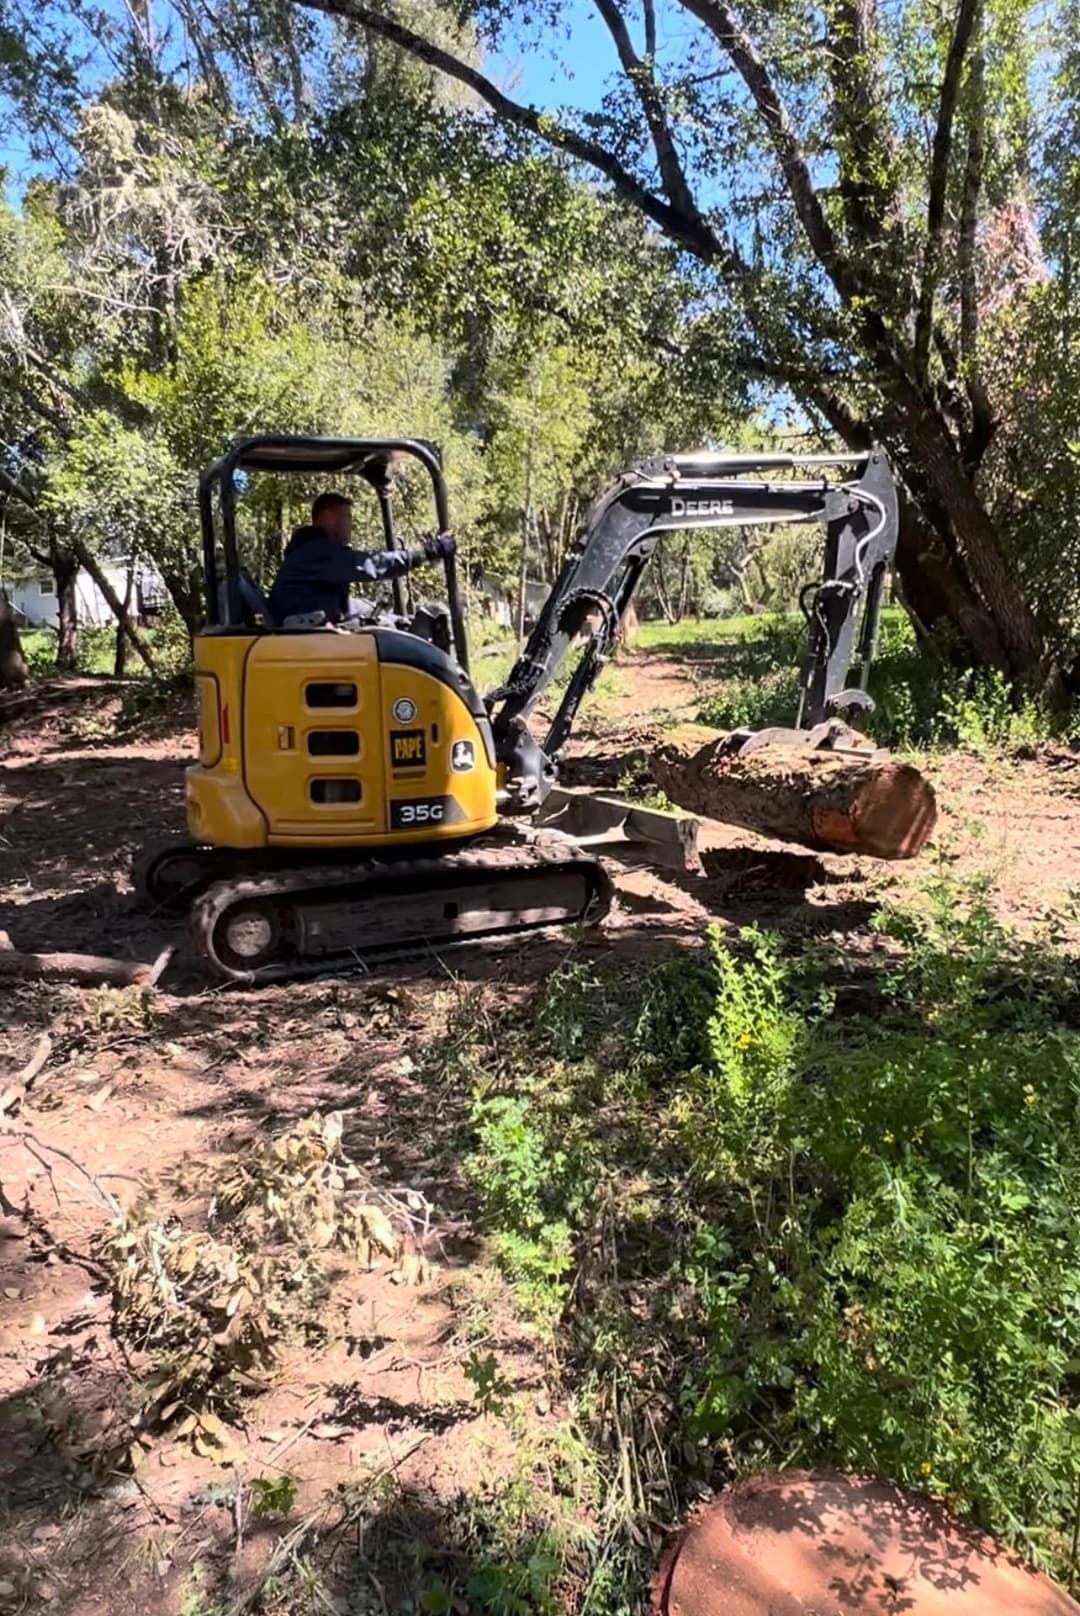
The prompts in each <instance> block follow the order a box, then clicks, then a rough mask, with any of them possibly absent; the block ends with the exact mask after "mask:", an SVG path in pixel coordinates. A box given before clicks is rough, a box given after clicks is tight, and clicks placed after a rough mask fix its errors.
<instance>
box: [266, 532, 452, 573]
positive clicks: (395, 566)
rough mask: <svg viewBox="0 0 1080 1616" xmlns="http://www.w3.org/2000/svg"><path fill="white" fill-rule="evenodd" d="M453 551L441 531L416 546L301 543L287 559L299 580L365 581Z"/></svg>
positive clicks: (290, 570)
mask: <svg viewBox="0 0 1080 1616" xmlns="http://www.w3.org/2000/svg"><path fill="white" fill-rule="evenodd" d="M453 553H454V541H453V538H452V537H451V536H450V534H449V533H440V534H439V535H438V537H437V538H434V539H429V540H428V542H427V543H426V544H425V545H423V546H422V547H421V548H420V549H418V550H353V549H350V548H349V547H348V546H346V545H343V544H334V543H330V542H328V543H326V544H321V543H318V542H316V543H313V544H306V545H303V546H301V547H300V548H299V549H297V550H295V551H293V553H292V554H291V555H290V556H289V557H288V558H287V559H288V561H289V563H290V564H291V565H290V567H289V572H290V576H291V578H292V579H293V580H294V581H296V582H298V583H309V582H310V583H328V584H351V583H355V582H356V581H357V579H360V578H363V579H366V581H367V582H368V583H377V582H378V581H379V580H380V579H384V578H400V577H402V576H403V575H404V574H405V573H406V572H408V571H409V570H410V568H412V567H416V566H419V565H420V563H421V562H424V561H438V560H440V559H441V558H442V557H443V556H447V555H453Z"/></svg>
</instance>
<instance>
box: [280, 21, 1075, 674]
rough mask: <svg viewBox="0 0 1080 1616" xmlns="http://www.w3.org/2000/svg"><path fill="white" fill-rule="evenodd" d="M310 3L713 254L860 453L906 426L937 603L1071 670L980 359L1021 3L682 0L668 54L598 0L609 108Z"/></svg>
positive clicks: (1006, 662) (787, 379) (748, 311)
mask: <svg viewBox="0 0 1080 1616" xmlns="http://www.w3.org/2000/svg"><path fill="white" fill-rule="evenodd" d="M293 3H294V4H296V5H298V6H299V5H303V6H305V7H307V8H309V9H315V10H319V11H323V12H326V13H329V14H332V15H333V16H335V17H338V18H341V19H344V20H346V21H348V22H350V23H352V24H353V25H354V26H355V27H356V28H359V29H361V30H363V31H364V32H365V34H367V35H369V36H370V35H372V34H374V35H378V36H380V37H381V38H383V39H385V40H387V41H389V42H391V43H393V44H395V45H397V46H398V47H399V48H400V49H402V50H404V51H407V52H408V53H410V54H411V55H412V56H414V57H415V58H417V59H418V60H420V61H421V62H424V63H426V64H428V65H429V66H431V67H433V68H435V69H437V70H438V71H440V72H442V73H444V74H446V75H448V76H449V77H451V78H453V79H455V80H457V81H458V82H459V83H460V84H463V85H465V86H467V87H468V88H469V89H470V90H471V91H472V92H473V94H474V95H475V96H477V97H478V98H479V99H480V100H481V101H482V102H484V103H486V104H487V106H488V107H489V108H490V109H491V110H492V112H493V113H494V114H495V115H496V116H497V118H498V119H499V120H501V122H502V123H503V124H505V125H507V126H510V127H512V128H514V129H516V130H518V131H522V132H524V133H526V134H527V135H529V136H531V137H532V138H533V139H535V140H536V141H537V142H541V143H545V144H547V145H548V146H550V147H554V148H556V149H558V150H560V151H561V152H563V153H565V154H566V155H567V156H568V157H569V158H570V159H571V160H572V161H573V162H574V163H576V164H579V165H582V166H583V167H585V168H588V169H591V170H592V171H594V172H595V173H596V174H597V175H598V176H599V177H600V178H601V179H602V181H604V182H605V183H606V184H607V185H608V186H609V187H610V188H611V189H612V191H613V192H614V193H615V194H616V195H617V196H618V197H620V198H621V199H622V200H623V201H624V202H625V203H626V204H628V205H630V206H631V207H633V208H635V209H637V210H638V212H639V213H641V214H643V215H644V216H645V218H646V219H647V220H649V221H650V222H651V224H652V225H653V226H654V227H655V229H656V230H658V231H659V232H660V233H662V234H663V235H664V236H666V237H668V238H669V239H670V240H671V241H673V242H674V243H676V244H677V246H678V247H679V248H680V249H681V250H682V252H684V253H685V254H687V255H689V256H690V257H691V258H693V259H695V260H697V261H698V263H699V264H700V265H701V266H703V268H704V269H705V270H706V271H707V275H706V277H705V281H706V285H707V287H708V289H709V291H710V292H711V294H712V295H713V296H714V297H715V298H716V299H717V300H718V301H719V302H720V303H721V304H722V305H724V306H725V307H726V308H727V309H728V310H729V311H730V313H731V315H732V316H733V318H732V319H731V321H730V326H729V335H730V337H731V338H733V339H734V340H735V341H736V342H737V344H738V348H739V352H738V354H737V355H736V356H735V357H736V358H737V359H738V360H740V361H741V363H742V364H743V365H745V366H747V367H750V368H751V369H753V370H754V371H756V373H757V374H759V375H760V376H762V377H767V378H770V379H773V380H775V381H777V382H780V383H782V384H784V385H785V386H786V387H788V388H790V389H791V391H792V392H793V393H794V395H795V396H796V397H797V398H798V399H799V400H800V401H801V403H802V404H803V406H804V407H805V409H806V410H807V411H808V412H811V413H812V415H813V416H814V417H816V418H818V419H820V420H822V421H823V422H826V423H828V424H829V426H831V428H832V429H833V430H834V431H836V432H837V433H839V434H840V435H841V437H842V438H843V439H844V440H846V442H847V443H848V444H849V445H851V446H852V447H853V448H855V447H864V446H865V445H866V444H867V443H868V442H869V441H870V440H871V439H872V438H883V439H884V440H885V442H886V443H887V444H888V446H889V447H890V449H891V450H892V451H893V453H894V456H895V458H896V460H897V462H898V464H899V466H900V469H901V472H902V474H903V476H904V478H905V482H906V485H907V491H908V494H909V496H910V498H909V502H908V506H907V510H906V514H905V522H904V532H903V535H902V545H901V553H900V567H901V572H902V575H903V580H904V584H905V588H906V591H907V593H908V596H909V598H911V599H912V600H913V601H915V602H916V603H917V605H918V607H919V615H920V617H921V618H923V620H928V619H933V618H937V617H940V616H943V615H947V616H949V617H951V618H952V620H953V621H954V622H955V623H956V624H957V625H958V627H960V629H961V630H962V631H963V633H964V635H965V636H966V638H967V639H968V640H969V641H970V642H971V643H972V645H973V646H974V648H975V650H976V652H977V654H978V655H979V656H981V657H982V658H983V659H984V660H986V661H988V662H990V663H993V664H994V665H996V666H999V667H1002V668H1004V669H1006V670H1008V671H1009V672H1010V673H1012V674H1013V675H1015V676H1016V677H1017V678H1019V679H1021V680H1023V681H1025V682H1028V683H1031V684H1039V683H1050V684H1053V683H1054V681H1055V676H1056V675H1055V668H1054V664H1053V657H1052V655H1051V652H1050V648H1049V646H1048V642H1047V637H1046V633H1045V628H1044V625H1043V624H1041V623H1040V622H1039V620H1038V618H1037V617H1036V614H1035V612H1034V610H1033V609H1032V606H1031V604H1030V602H1029V600H1028V598H1027V596H1026V594H1025V591H1024V589H1023V586H1022V583H1021V580H1020V578H1019V576H1018V574H1017V571H1016V569H1015V567H1013V566H1011V565H1010V561H1009V550H1008V539H1007V535H1006V534H1005V533H1004V532H1003V530H1002V528H1001V526H1000V524H999V522H998V521H997V520H995V516H994V513H993V511H992V510H991V509H990V507H989V504H988V501H987V499H986V497H985V495H984V493H983V491H982V489H981V488H980V482H979V474H980V468H981V466H982V463H983V460H984V458H985V455H986V452H987V449H988V447H989V445H990V443H991V442H992V440H993V437H994V435H995V432H996V430H997V427H998V424H999V423H998V420H997V417H996V415H995V412H994V408H993V404H992V401H991V400H990V399H989V397H988V394H987V389H986V386H985V383H984V378H983V376H982V374H981V365H982V348H981V341H980V339H981V335H982V333H981V321H980V304H979V297H978V289H977V262H976V258H977V247H978V237H979V229H980V221H981V219H982V218H983V216H984V213H985V209H986V207H987V205H988V201H992V200H993V199H994V195H995V193H996V194H997V195H998V196H1000V195H1001V194H1002V193H1003V192H1004V191H1006V190H1007V189H1008V187H1009V186H1010V184H1011V183H1014V182H1015V179H1016V175H1017V173H1018V171H1019V168H1020V167H1021V166H1022V164H1021V159H1022V155H1023V152H1022V148H1023V125H1024V118H1025V106H1024V103H1025V95H1026V83H1027V74H1026V64H1025V61H1024V55H1023V52H1024V46H1023V29H1024V16H1023V14H1022V13H1021V12H1018V11H1017V9H1016V8H1015V7H1010V6H1005V5H1000V4H991V3H990V0H956V3H955V5H954V6H953V7H952V8H951V9H950V12H949V13H948V14H947V16H946V17H945V18H944V19H943V20H942V21H941V22H940V23H939V24H935V23H934V22H933V21H932V20H930V19H929V18H928V17H927V15H926V14H925V13H924V12H918V13H917V11H916V7H915V6H914V5H913V4H909V5H906V6H901V7H900V8H893V9H890V10H889V11H888V12H886V11H885V10H879V9H878V7H877V5H876V4H875V3H874V0H827V4H826V6H825V8H824V11H821V10H812V11H807V10H805V8H799V7H796V6H793V5H790V4H786V3H781V4H779V5H777V6H775V7H770V8H769V9H768V10H767V11H761V10H760V9H758V10H755V11H754V12H751V11H750V10H749V9H746V10H742V11H740V10H737V9H736V8H735V7H734V6H733V5H732V4H729V3H728V0H671V4H670V6H669V12H670V15H669V19H668V27H667V28H666V29H665V30H664V33H665V34H666V35H667V37H668V38H670V39H672V40H674V41H677V44H676V45H675V46H674V47H669V49H668V53H667V56H666V57H665V54H664V52H663V50H662V49H661V47H660V44H659V39H660V33H659V31H658V28H657V19H656V12H655V7H654V0H643V4H642V7H641V9H640V10H639V9H638V7H637V5H636V4H631V0H595V5H596V9H597V12H598V13H599V16H600V18H601V19H602V21H603V23H604V25H605V27H606V29H607V31H608V34H609V36H610V39H611V44H612V62H613V64H614V66H615V77H614V82H613V87H612V88H611V90H610V93H609V94H608V95H607V97H606V98H605V100H604V102H603V105H602V107H601V109H600V110H599V111H598V112H597V111H595V110H593V109H583V110H580V111H579V112H578V113H577V114H574V113H572V112H563V113H559V114H555V113H553V112H551V111H550V110H538V109H537V108H535V107H533V106H530V105H528V104H526V103H524V102H522V101H519V100H516V99H515V98H514V97H512V96H511V95H508V94H507V93H506V92H505V91H504V90H503V89H502V88H501V87H500V86H499V85H498V84H497V83H496V82H495V80H494V79H493V78H492V77H490V76H489V75H488V74H486V73H485V72H483V71H481V70H480V69H479V68H477V67H476V66H475V65H474V64H473V62H472V61H470V60H466V59H465V58H464V57H463V56H462V55H461V54H460V53H459V52H456V51H455V50H453V49H450V48H447V47H446V46H445V45H444V44H443V43H441V42H440V41H439V40H437V39H436V38H434V37H432V34H431V31H430V30H428V29H427V28H426V27H425V26H424V23H423V20H422V18H420V17H417V16H416V15H415V14H411V15H410V18H409V20H403V17H402V16H401V15H399V14H397V13H391V12H389V11H386V10H383V9H379V8H377V7H375V6H373V5H370V4H367V3H365V0H293ZM530 17H534V18H535V26H534V28H533V32H532V36H531V39H530V34H529V27H530V24H529V18H530ZM478 20H479V21H480V22H481V23H483V24H485V25H486V26H487V28H488V30H489V34H490V36H491V37H495V38H499V39H505V38H506V37H507V36H508V34H509V33H510V32H511V31H512V30H513V29H514V28H516V29H517V32H516V34H515V38H516V40H517V42H518V46H519V48H529V47H530V44H531V45H532V47H533V48H538V47H537V44H536V40H537V35H538V34H542V32H543V28H544V24H545V23H548V24H550V26H551V28H552V30H554V27H555V22H556V19H555V15H554V13H552V15H551V16H550V17H546V16H541V17H536V14H535V8H532V7H530V8H525V7H524V6H522V7H517V6H514V5H512V4H510V5H506V6H501V7H492V8H490V9H481V11H480V12H479V13H478ZM561 25H562V24H560V26H561ZM523 41H524V44H523V43H522V42H523ZM572 48H573V46H572V45H571V49H572ZM567 88H568V89H569V84H568V85H567Z"/></svg>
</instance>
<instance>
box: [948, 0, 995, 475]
mask: <svg viewBox="0 0 1080 1616" xmlns="http://www.w3.org/2000/svg"><path fill="white" fill-rule="evenodd" d="M982 20H983V8H982V0H976V17H975V22H974V25H973V26H974V29H975V32H976V35H977V36H978V37H977V43H976V46H975V51H974V54H973V56H972V60H971V71H970V74H969V81H968V94H969V97H970V110H969V112H968V144H967V161H966V163H965V165H964V189H963V196H962V200H961V205H960V239H959V246H958V252H957V256H958V260H959V270H960V357H961V361H962V364H963V370H964V382H965V385H966V387H967V394H968V399H969V401H970V403H971V432H970V434H969V436H968V440H967V442H966V443H965V444H964V449H963V457H964V464H965V465H966V466H967V467H968V468H969V470H970V469H973V468H974V467H976V466H977V465H978V464H979V462H980V461H981V460H982V457H983V455H984V454H985V453H986V451H987V449H988V447H989V445H990V440H991V439H992V437H993V436H994V432H995V430H996V427H997V422H996V421H995V419H994V412H993V409H992V407H991V404H990V400H989V397H988V396H987V392H986V388H985V387H984V386H983V383H982V378H981V377H980V375H979V370H978V363H979V356H978V336H979V301H978V285H977V283H976V278H975V229H976V225H977V223H978V215H979V202H980V199H981V197H982V187H983V171H984V167H985V159H986V51H985V48H984V46H983V41H982Z"/></svg>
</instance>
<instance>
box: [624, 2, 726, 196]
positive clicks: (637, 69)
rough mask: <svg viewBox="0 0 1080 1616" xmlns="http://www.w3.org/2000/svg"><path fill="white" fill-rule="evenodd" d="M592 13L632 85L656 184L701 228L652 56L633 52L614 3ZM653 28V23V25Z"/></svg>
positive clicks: (627, 32) (626, 29) (627, 30)
mask: <svg viewBox="0 0 1080 1616" xmlns="http://www.w3.org/2000/svg"><path fill="white" fill-rule="evenodd" d="M596 9H597V11H599V13H600V15H601V17H603V19H604V22H605V23H606V24H607V29H608V33H609V34H610V35H611V37H612V39H613V40H614V42H615V49H616V51H617V52H618V56H619V61H620V63H621V64H622V69H623V72H624V73H625V74H626V76H627V78H628V79H629V81H630V83H631V84H632V85H633V87H634V90H635V92H636V94H637V98H638V100H639V101H640V103H641V110H642V111H643V112H644V114H645V121H646V123H647V124H648V126H649V134H650V135H651V136H652V143H653V149H654V151H655V152H656V160H657V163H658V165H659V168H660V180H661V183H662V185H663V187H664V194H665V195H666V197H667V199H668V201H669V202H670V203H671V204H672V205H673V206H674V207H676V208H678V209H679V210H680V212H682V213H685V214H686V215H687V217H688V218H692V219H695V220H697V221H698V222H699V223H700V224H701V225H702V226H703V227H705V228H708V227H707V226H705V224H704V220H703V219H702V217H701V214H700V213H699V212H698V207H697V203H696V202H695V201H694V198H693V195H692V194H691V191H690V187H689V185H688V184H687V183H686V174H685V173H684V171H683V166H682V162H681V160H680V158H679V153H678V151H677V149H676V146H675V139H674V136H673V135H672V132H671V125H670V123H669V122H668V116H667V111H666V109H665V107H664V102H663V97H662V95H661V92H660V87H659V85H658V84H657V82H656V76H655V67H654V63H653V60H652V53H651V52H650V53H649V57H648V60H647V61H644V62H643V61H642V59H641V57H640V56H639V55H638V54H637V52H636V51H635V50H634V46H633V43H632V42H631V39H630V31H629V29H628V28H627V26H626V19H625V18H624V17H623V14H622V12H621V11H620V10H619V7H618V5H617V4H616V0H596ZM654 28H655V23H654Z"/></svg>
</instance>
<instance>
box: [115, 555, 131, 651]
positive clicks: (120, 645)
mask: <svg viewBox="0 0 1080 1616" xmlns="http://www.w3.org/2000/svg"><path fill="white" fill-rule="evenodd" d="M134 586H135V563H134V561H129V562H128V567H127V577H126V578H125V579H124V616H125V617H130V615H131V592H132V589H133V588H134ZM126 672H127V636H126V635H125V633H124V629H123V625H122V624H120V623H117V625H116V650H115V651H114V653H113V678H114V679H122V678H123V677H124V674H125V673H126Z"/></svg>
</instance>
